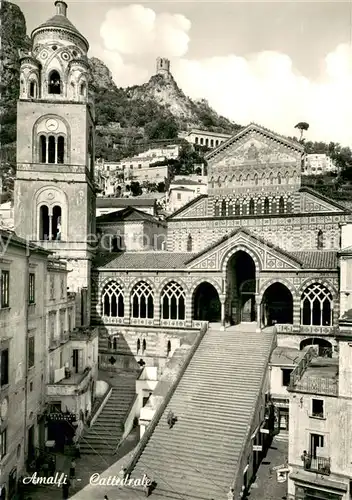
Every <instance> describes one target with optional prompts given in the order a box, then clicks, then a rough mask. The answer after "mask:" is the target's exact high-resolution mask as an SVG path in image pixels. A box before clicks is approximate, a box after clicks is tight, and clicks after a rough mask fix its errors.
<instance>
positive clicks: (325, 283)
mask: <svg viewBox="0 0 352 500" xmlns="http://www.w3.org/2000/svg"><path fill="white" fill-rule="evenodd" d="M314 283H319V284H320V285H323V286H325V287H326V288H327V289H328V290H329V292H331V294H332V297H333V300H334V302H335V301H336V299H338V295H339V294H338V291H337V290H336V288H335V287H334V286H333V285H332V284H331V283H330V282H329V281H327V280H325V279H321V278H308V279H306V280H305V281H304V282H303V283H302V284H301V286H300V287H299V289H298V290H297V293H298V294H299V297H300V298H301V296H302V294H303V292H304V290H305V289H306V288H308V287H309V286H310V285H313V284H314Z"/></svg>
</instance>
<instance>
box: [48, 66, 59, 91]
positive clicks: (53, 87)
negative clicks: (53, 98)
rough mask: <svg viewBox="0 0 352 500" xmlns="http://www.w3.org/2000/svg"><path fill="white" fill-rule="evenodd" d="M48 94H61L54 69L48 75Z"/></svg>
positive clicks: (57, 75) (56, 72) (57, 76)
mask: <svg viewBox="0 0 352 500" xmlns="http://www.w3.org/2000/svg"><path fill="white" fill-rule="evenodd" d="M48 93H49V94H61V78H60V75H59V73H58V71H56V70H55V69H54V70H53V71H52V72H51V73H50V75H49V83H48Z"/></svg>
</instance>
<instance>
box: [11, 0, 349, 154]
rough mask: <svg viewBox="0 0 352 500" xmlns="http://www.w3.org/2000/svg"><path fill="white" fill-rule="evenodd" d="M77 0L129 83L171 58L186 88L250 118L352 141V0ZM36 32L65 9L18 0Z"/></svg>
mask: <svg viewBox="0 0 352 500" xmlns="http://www.w3.org/2000/svg"><path fill="white" fill-rule="evenodd" d="M66 1H67V2H68V6H69V7H68V12H67V16H68V18H69V19H70V20H71V22H73V24H74V25H75V26H76V27H77V28H78V29H79V31H80V32H81V33H82V34H83V35H84V36H85V37H86V38H87V39H88V41H89V43H90V52H89V55H90V56H95V57H99V58H100V59H101V60H103V61H104V62H105V63H106V65H107V66H108V67H109V69H110V70H111V72H112V75H113V78H114V80H115V82H116V84H117V85H118V86H119V87H126V86H130V85H137V84H141V83H143V82H145V81H147V80H148V79H149V77H150V76H151V75H152V74H153V73H155V60H156V57H157V56H162V57H167V58H169V59H170V62H171V72H172V74H173V76H174V78H175V80H176V81H177V83H178V85H179V87H180V88H182V90H183V91H184V92H185V94H186V95H188V96H190V97H192V98H194V99H200V98H205V99H207V101H208V102H209V104H210V105H211V106H212V107H213V108H214V109H215V110H216V111H217V112H218V113H220V114H222V115H224V116H226V117H228V118H230V119H231V120H233V121H235V122H236V123H239V124H241V125H246V124H248V123H250V122H256V123H258V124H260V125H263V126H265V127H267V128H270V129H272V130H274V131H275V132H277V133H279V134H284V135H290V136H292V135H297V130H295V128H294V127H295V125H296V124H297V123H298V122H302V121H304V122H307V123H309V126H310V127H309V130H308V132H307V133H306V138H307V140H322V141H335V142H339V143H340V144H342V145H345V146H352V0H349V1H345V2H338V1H334V2H306V1H295V2H290V1H286V0H281V1H276V2H266V1H261V2H254V1H250V0H247V1H243V2H239V1H231V0H229V1H227V2H221V1H217V2H209V1H201V0H194V1H179V2H177V3H176V2H172V1H167V0H164V1H159V2H144V3H143V2H142V3H126V2H122V1H121V2H119V1H113V0H111V1H110V2H103V1H99V2H96V1H83V0H81V1H74V2H70V1H69V0H66ZM15 3H17V4H18V5H19V6H20V7H21V9H22V11H23V13H24V15H25V17H26V21H27V30H28V32H29V33H30V32H31V31H32V30H33V29H34V28H35V27H36V26H38V25H39V24H40V23H42V22H44V21H46V20H47V19H48V18H50V17H51V16H52V15H54V13H55V7H54V2H53V1H51V0H50V1H49V0H42V1H36V2H34V1H32V0H16V1H15Z"/></svg>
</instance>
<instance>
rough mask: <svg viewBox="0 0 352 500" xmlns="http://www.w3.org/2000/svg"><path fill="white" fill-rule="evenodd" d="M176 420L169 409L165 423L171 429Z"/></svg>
mask: <svg viewBox="0 0 352 500" xmlns="http://www.w3.org/2000/svg"><path fill="white" fill-rule="evenodd" d="M176 422H177V417H175V414H174V412H173V411H171V410H170V411H169V413H168V416H167V423H168V426H169V429H172V428H173V426H174V425H175V423H176Z"/></svg>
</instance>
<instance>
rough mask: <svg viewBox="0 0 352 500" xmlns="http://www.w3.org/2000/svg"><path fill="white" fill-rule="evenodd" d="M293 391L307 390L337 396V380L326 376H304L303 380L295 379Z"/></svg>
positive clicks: (312, 392)
mask: <svg viewBox="0 0 352 500" xmlns="http://www.w3.org/2000/svg"><path fill="white" fill-rule="evenodd" d="M292 388H293V389H294V390H295V391H302V392H308V393H311V394H322V395H328V396H337V394H338V382H337V380H336V379H335V380H334V379H332V378H328V377H317V376H311V377H310V376H305V377H304V379H303V380H297V381H296V382H295V385H294V387H292Z"/></svg>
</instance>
